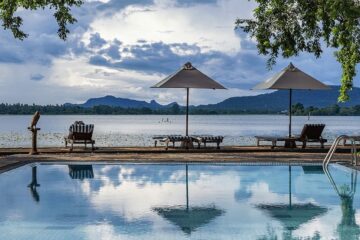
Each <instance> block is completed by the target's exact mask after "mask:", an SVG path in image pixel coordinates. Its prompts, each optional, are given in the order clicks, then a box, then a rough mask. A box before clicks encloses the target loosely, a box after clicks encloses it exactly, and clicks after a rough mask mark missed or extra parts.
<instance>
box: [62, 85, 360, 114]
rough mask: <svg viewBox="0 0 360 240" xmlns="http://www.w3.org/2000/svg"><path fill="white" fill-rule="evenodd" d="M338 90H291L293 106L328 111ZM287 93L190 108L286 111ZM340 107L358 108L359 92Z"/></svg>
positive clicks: (113, 102) (130, 104) (115, 103)
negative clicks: (301, 105)
mask: <svg viewBox="0 0 360 240" xmlns="http://www.w3.org/2000/svg"><path fill="white" fill-rule="evenodd" d="M339 89H340V87H339V86H332V87H331V90H294V91H293V104H295V103H302V104H303V105H304V106H305V107H309V106H313V107H327V106H331V105H333V104H338V103H337V98H338V95H339ZM288 99H289V92H288V91H286V90H280V91H275V92H271V93H266V94H260V95H257V96H245V97H231V98H228V99H226V100H224V101H222V102H219V103H217V104H208V105H199V106H192V108H200V109H208V110H217V109H222V110H250V111H251V110H269V111H282V110H286V109H287V108H288V104H289V103H288ZM174 104H176V103H175V102H174V103H170V104H167V105H161V104H159V103H157V102H156V101H155V100H152V101H150V102H146V101H139V100H133V99H127V98H117V97H114V96H105V97H100V98H91V99H89V100H87V101H86V102H85V103H83V104H69V103H67V104H66V105H76V106H81V107H85V108H90V107H94V106H99V105H106V106H112V107H122V108H150V109H152V110H156V109H162V108H169V107H171V106H173V105H174ZM339 105H340V106H354V105H360V88H357V87H354V88H353V90H352V91H351V92H350V101H348V102H346V103H343V104H339Z"/></svg>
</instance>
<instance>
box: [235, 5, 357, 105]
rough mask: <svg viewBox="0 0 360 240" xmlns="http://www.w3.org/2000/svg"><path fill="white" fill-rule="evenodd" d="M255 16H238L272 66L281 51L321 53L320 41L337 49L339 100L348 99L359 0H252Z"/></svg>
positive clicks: (353, 70) (239, 24)
mask: <svg viewBox="0 0 360 240" xmlns="http://www.w3.org/2000/svg"><path fill="white" fill-rule="evenodd" d="M255 1H256V2H257V3H258V6H257V7H256V8H255V10H254V19H237V20H236V22H235V24H236V27H237V28H240V29H243V30H244V31H245V32H247V33H249V34H250V35H251V37H253V38H255V39H256V41H257V48H258V51H259V53H260V54H262V55H269V56H270V58H269V59H268V67H269V68H271V67H272V66H273V65H274V64H275V63H276V59H277V58H278V56H279V54H281V55H282V56H283V57H284V58H289V57H292V56H297V55H298V54H299V53H300V52H309V53H312V54H314V55H315V56H316V57H317V58H318V57H320V56H321V53H322V51H323V50H322V45H323V44H325V45H326V47H331V48H335V49H337V50H336V51H335V57H336V59H337V61H338V62H340V64H341V67H342V78H341V89H340V95H339V99H338V100H339V101H340V102H344V101H347V100H348V99H349V95H348V91H349V90H351V89H352V86H353V79H354V77H355V75H356V65H357V64H358V63H359V62H360V1H359V0H255Z"/></svg>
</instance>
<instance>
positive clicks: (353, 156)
mask: <svg viewBox="0 0 360 240" xmlns="http://www.w3.org/2000/svg"><path fill="white" fill-rule="evenodd" d="M341 140H343V141H346V140H350V141H351V163H352V164H353V165H357V155H356V144H355V141H360V136H348V135H341V136H339V137H337V138H336V139H335V141H334V142H333V144H332V145H331V147H330V149H329V151H328V153H327V154H326V156H325V158H324V160H323V167H324V168H327V166H328V165H329V163H330V161H331V159H332V157H333V155H334V153H335V151H336V149H337V147H338V146H339V143H340V141H341Z"/></svg>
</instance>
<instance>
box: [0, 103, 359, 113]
mask: <svg viewBox="0 0 360 240" xmlns="http://www.w3.org/2000/svg"><path fill="white" fill-rule="evenodd" d="M36 111H40V112H41V114H47V115H70V114H71V115H136V114H149V115H150V114H153V115H154V114H163V115H169V114H171V115H179V114H185V108H184V107H181V106H179V105H177V104H174V105H172V106H171V107H168V108H161V109H150V108H146V107H144V108H121V107H111V106H105V105H100V106H94V107H92V108H84V107H80V106H76V105H46V106H41V105H34V104H33V105H28V104H19V103H18V104H5V103H2V104H0V114H11V115H21V114H24V115H29V114H34V112H36ZM189 112H190V114H192V115H218V114H283V113H281V112H278V111H271V110H267V109H263V110H239V109H238V110H236V109H233V110H231V109H206V108H202V107H190V110H189ZM292 114H293V115H295V116H306V115H318V116H336V115H337V116H360V105H356V106H353V107H340V106H339V105H337V104H334V105H332V106H329V107H325V108H316V107H312V106H310V107H307V108H305V107H304V105H303V104H301V103H296V104H295V105H293V106H292Z"/></svg>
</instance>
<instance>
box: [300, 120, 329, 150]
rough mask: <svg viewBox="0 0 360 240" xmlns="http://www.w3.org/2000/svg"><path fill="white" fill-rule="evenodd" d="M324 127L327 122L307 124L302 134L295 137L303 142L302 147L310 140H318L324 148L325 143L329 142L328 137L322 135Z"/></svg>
mask: <svg viewBox="0 0 360 240" xmlns="http://www.w3.org/2000/svg"><path fill="white" fill-rule="evenodd" d="M324 128H325V124H305V125H304V128H303V129H302V131H301V134H300V135H299V136H296V137H295V138H296V141H299V142H302V143H303V145H302V148H305V147H306V143H308V142H318V143H320V146H321V148H324V143H326V142H327V139H324V138H323V137H322V132H323V131H324Z"/></svg>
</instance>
